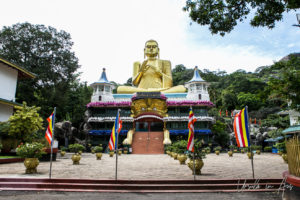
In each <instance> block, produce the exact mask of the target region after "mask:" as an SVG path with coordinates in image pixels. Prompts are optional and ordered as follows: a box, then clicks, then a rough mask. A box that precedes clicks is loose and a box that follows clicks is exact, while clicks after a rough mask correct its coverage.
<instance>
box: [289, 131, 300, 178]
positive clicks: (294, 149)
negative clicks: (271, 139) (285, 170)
mask: <svg viewBox="0 0 300 200" xmlns="http://www.w3.org/2000/svg"><path fill="white" fill-rule="evenodd" d="M286 150H287V156H288V165H289V173H290V174H292V175H294V176H297V177H300V141H299V138H298V137H296V136H295V137H293V138H291V139H289V140H288V141H287V142H286Z"/></svg>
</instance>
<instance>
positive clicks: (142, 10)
mask: <svg viewBox="0 0 300 200" xmlns="http://www.w3.org/2000/svg"><path fill="white" fill-rule="evenodd" d="M184 2H185V1H183V0H114V1H111V0H105V1H104V0H102V1H101V0H85V1H79V0H78V1H76V0H51V1H50V0H43V1H40V0H26V1H23V0H9V1H2V2H1V7H2V9H1V12H0V19H1V20H0V28H2V27H3V26H11V25H13V24H16V23H22V22H29V23H32V24H44V25H46V26H52V27H54V28H56V29H58V30H64V31H66V32H68V33H70V34H71V36H72V41H73V42H74V48H73V50H74V52H75V54H76V56H77V57H78V58H79V63H80V65H81V68H80V72H82V75H81V77H80V78H81V80H82V81H87V82H88V83H92V82H94V81H97V80H98V79H99V77H100V75H101V72H102V68H104V67H105V68H106V70H107V76H108V79H109V80H110V81H115V82H117V83H125V82H126V81H127V79H128V78H130V77H131V75H132V66H133V62H135V61H142V60H143V48H144V44H145V42H146V41H147V40H149V39H155V40H157V41H158V43H159V48H160V57H161V59H165V60H170V61H171V63H172V67H174V66H175V65H177V64H184V65H185V66H186V67H187V68H193V67H194V66H196V65H197V66H198V67H199V68H200V69H209V70H211V71H216V70H225V71H227V72H228V73H231V72H234V71H236V70H237V69H244V70H246V71H252V72H253V71H254V70H255V69H256V68H257V67H259V66H265V65H271V64H272V63H274V62H275V61H278V60H279V59H281V58H282V57H284V56H286V55H288V54H289V53H293V52H300V29H299V28H297V27H295V26H292V25H293V24H296V23H297V20H296V15H295V12H289V13H287V14H285V15H284V19H283V20H282V21H281V22H279V23H277V25H276V28H274V29H272V30H269V29H267V28H252V27H251V26H250V25H249V23H241V24H239V25H238V26H237V27H236V28H235V29H234V31H232V32H231V33H230V34H228V35H226V36H225V37H221V36H219V35H211V33H210V32H209V31H208V28H207V27H202V26H200V25H197V24H195V23H192V24H191V25H190V22H191V20H190V19H189V17H188V15H187V13H185V12H183V11H182V7H183V6H184ZM299 12H300V11H299V10H298V13H299Z"/></svg>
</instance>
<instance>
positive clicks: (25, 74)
mask: <svg viewBox="0 0 300 200" xmlns="http://www.w3.org/2000/svg"><path fill="white" fill-rule="evenodd" d="M34 77H35V75H34V74H33V73H30V72H29V71H27V70H25V69H23V68H22V67H19V66H17V65H15V64H12V63H10V62H8V61H7V60H4V59H2V58H0V122H1V121H7V120H8V118H9V117H10V116H11V115H12V114H13V111H14V106H15V105H19V104H18V103H16V102H15V100H16V99H15V95H16V89H17V81H18V79H22V78H34Z"/></svg>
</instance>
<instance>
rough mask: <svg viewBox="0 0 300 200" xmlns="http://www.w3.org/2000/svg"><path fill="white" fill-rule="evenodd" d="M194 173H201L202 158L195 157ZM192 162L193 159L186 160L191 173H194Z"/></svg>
mask: <svg viewBox="0 0 300 200" xmlns="http://www.w3.org/2000/svg"><path fill="white" fill-rule="evenodd" d="M194 162H195V175H201V169H202V167H203V165H204V163H203V160H202V159H195V160H194ZM194 162H193V160H190V161H189V162H188V167H189V168H190V169H191V170H192V174H193V175H194Z"/></svg>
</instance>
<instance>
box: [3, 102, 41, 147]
mask: <svg viewBox="0 0 300 200" xmlns="http://www.w3.org/2000/svg"><path fill="white" fill-rule="evenodd" d="M15 109H16V110H17V111H16V112H15V113H14V114H13V115H12V116H10V118H9V119H8V122H9V130H8V134H9V135H10V136H13V137H15V138H16V139H17V140H20V141H22V142H31V141H32V139H34V138H35V137H36V133H37V131H39V130H41V129H43V126H42V125H43V119H42V118H41V117H40V115H39V113H38V111H39V110H40V108H39V107H36V106H32V107H30V106H27V104H26V103H25V102H23V105H22V106H15Z"/></svg>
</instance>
